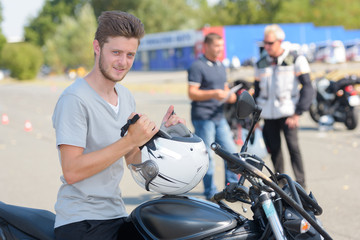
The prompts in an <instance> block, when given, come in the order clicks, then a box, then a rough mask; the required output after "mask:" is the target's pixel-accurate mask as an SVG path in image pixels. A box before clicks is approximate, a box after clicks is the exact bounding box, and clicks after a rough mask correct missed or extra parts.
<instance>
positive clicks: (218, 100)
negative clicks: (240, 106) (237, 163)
mask: <svg viewBox="0 0 360 240" xmlns="http://www.w3.org/2000/svg"><path fill="white" fill-rule="evenodd" d="M223 49H224V40H223V39H222V37H221V36H220V35H218V34H216V33H209V34H208V35H206V36H205V39H204V50H205V52H204V55H203V56H201V57H200V58H199V59H198V60H196V61H195V62H194V63H193V65H192V66H191V67H190V69H189V70H188V81H189V85H188V95H189V98H190V99H191V100H192V103H191V121H192V124H193V126H194V128H195V134H196V135H198V136H199V137H200V138H202V140H203V141H204V143H205V145H206V147H207V150H208V153H209V169H208V171H207V173H206V174H205V176H204V178H203V183H204V189H205V191H204V195H205V197H206V199H211V197H212V196H213V195H214V194H215V193H216V192H217V188H216V186H215V183H214V176H213V175H214V171H215V162H214V160H213V158H212V154H211V153H212V150H211V149H210V145H211V143H213V142H217V143H219V144H220V145H221V146H222V147H223V148H224V149H226V150H227V151H229V152H232V153H235V152H236V151H237V149H236V145H235V143H234V141H233V138H232V133H231V130H230V127H229V124H228V123H227V121H226V119H225V116H224V112H223V102H229V103H234V102H235V101H236V95H235V93H232V94H230V93H229V86H228V83H227V78H226V71H225V67H224V66H223V65H222V63H221V62H220V61H218V58H219V56H220V54H221V53H222V51H223ZM237 181H238V177H237V175H236V174H235V173H233V172H231V171H230V170H228V168H227V164H226V162H225V184H227V183H229V182H237Z"/></svg>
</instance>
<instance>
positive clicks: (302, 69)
mask: <svg viewBox="0 0 360 240" xmlns="http://www.w3.org/2000/svg"><path fill="white" fill-rule="evenodd" d="M306 73H310V65H309V63H308V61H307V60H306V58H305V56H303V55H300V56H298V57H297V58H296V61H295V74H296V76H299V75H302V74H306Z"/></svg>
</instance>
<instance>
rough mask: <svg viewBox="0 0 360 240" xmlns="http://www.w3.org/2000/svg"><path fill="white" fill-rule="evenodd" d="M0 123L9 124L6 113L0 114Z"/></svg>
mask: <svg viewBox="0 0 360 240" xmlns="http://www.w3.org/2000/svg"><path fill="white" fill-rule="evenodd" d="M1 123H2V124H3V125H7V124H9V117H8V115H7V114H5V113H4V114H3V115H2V116H1Z"/></svg>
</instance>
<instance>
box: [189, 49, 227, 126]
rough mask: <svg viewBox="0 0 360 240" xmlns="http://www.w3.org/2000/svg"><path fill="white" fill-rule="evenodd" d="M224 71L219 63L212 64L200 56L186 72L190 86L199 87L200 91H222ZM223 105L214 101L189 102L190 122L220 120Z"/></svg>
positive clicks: (222, 114) (224, 81)
mask: <svg viewBox="0 0 360 240" xmlns="http://www.w3.org/2000/svg"><path fill="white" fill-rule="evenodd" d="M226 81H227V79H226V70H225V67H224V65H223V64H222V63H221V62H219V61H216V62H212V61H210V60H208V59H206V58H205V56H201V57H200V58H199V59H198V60H196V61H195V62H194V63H193V64H192V65H191V67H190V68H189V70H188V82H189V84H190V85H199V86H200V89H202V90H212V89H224V85H225V83H226ZM223 116H224V113H223V105H222V104H221V103H220V102H219V101H218V100H216V99H210V100H206V101H192V102H191V119H192V120H214V121H216V120H220V119H221V118H223Z"/></svg>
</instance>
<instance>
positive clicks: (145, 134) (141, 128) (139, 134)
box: [127, 113, 159, 147]
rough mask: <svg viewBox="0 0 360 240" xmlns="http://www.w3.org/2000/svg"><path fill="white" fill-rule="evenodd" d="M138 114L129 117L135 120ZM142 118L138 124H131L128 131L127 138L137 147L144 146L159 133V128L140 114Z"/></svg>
mask: <svg viewBox="0 0 360 240" xmlns="http://www.w3.org/2000/svg"><path fill="white" fill-rule="evenodd" d="M135 114H136V113H132V114H131V115H130V117H129V119H130V118H133V117H134V115H135ZM139 116H140V118H139V120H137V121H136V123H134V124H131V125H130V126H129V129H128V133H127V137H130V139H131V141H132V142H133V143H134V144H135V145H136V146H138V147H139V146H142V145H144V144H145V143H147V142H148V141H149V140H150V139H151V138H152V137H153V136H154V135H155V134H156V133H157V132H158V131H159V128H158V127H157V126H156V124H155V123H154V122H153V121H151V120H150V119H149V118H148V117H147V116H146V115H142V114H139Z"/></svg>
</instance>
